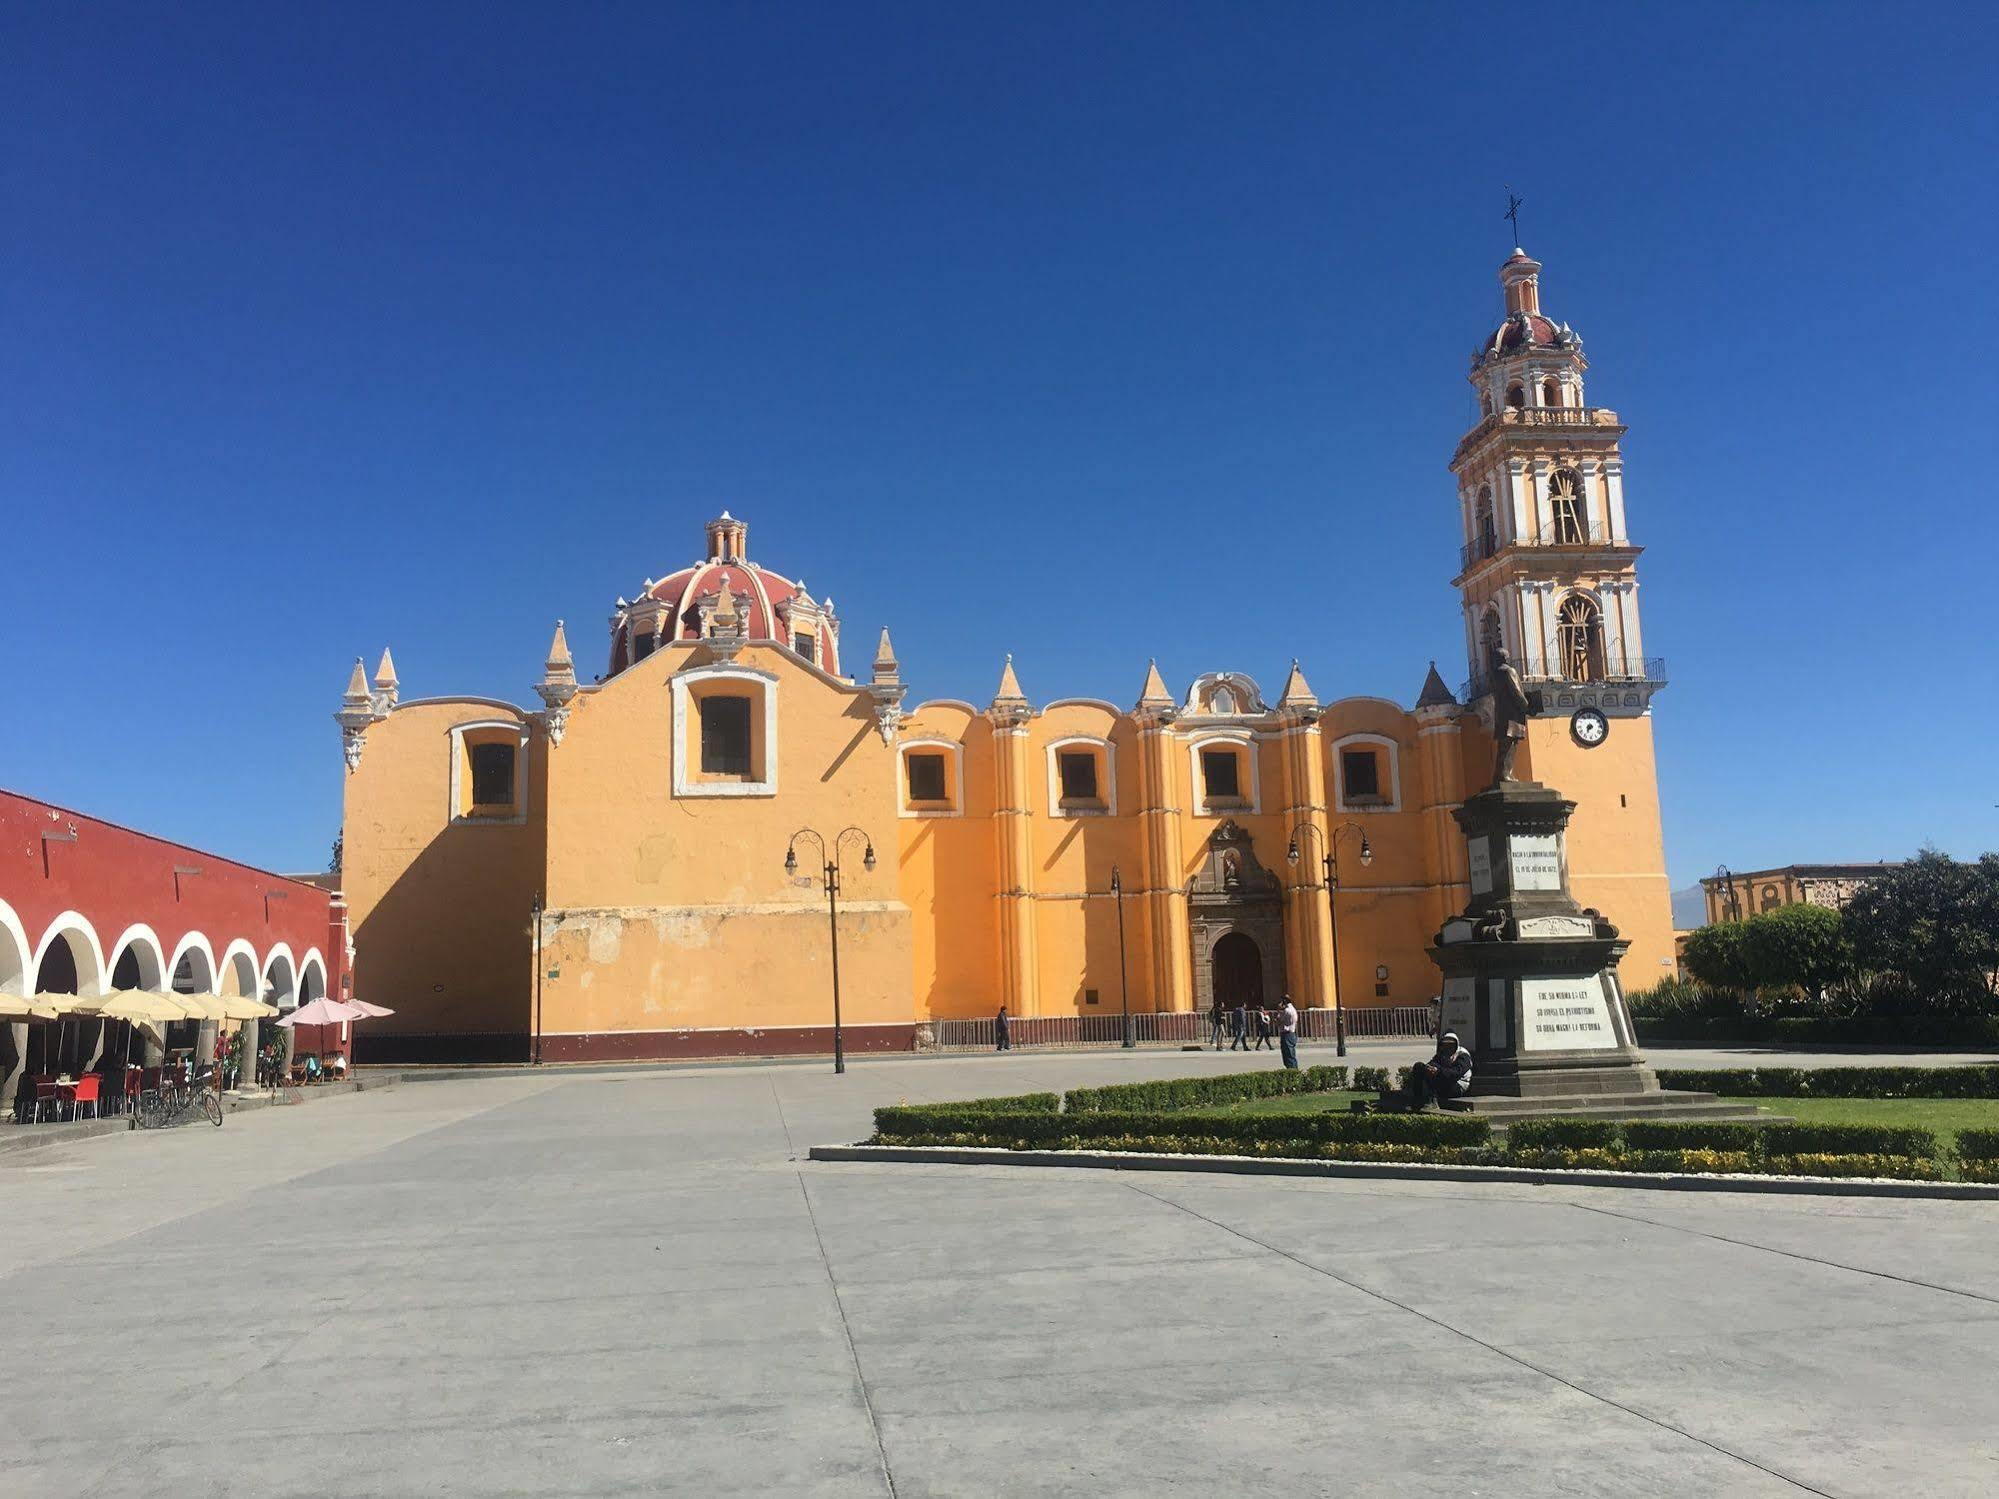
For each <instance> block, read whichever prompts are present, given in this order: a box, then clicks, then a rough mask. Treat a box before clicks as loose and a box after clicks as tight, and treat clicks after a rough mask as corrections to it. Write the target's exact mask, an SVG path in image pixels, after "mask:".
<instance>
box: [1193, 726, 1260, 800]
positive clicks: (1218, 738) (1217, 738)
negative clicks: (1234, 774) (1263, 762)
mask: <svg viewBox="0 0 1999 1499" xmlns="http://www.w3.org/2000/svg"><path fill="white" fill-rule="evenodd" d="M1257 737H1258V736H1256V735H1255V734H1252V733H1250V732H1249V731H1248V730H1246V729H1241V730H1231V729H1221V730H1213V731H1205V732H1202V733H1197V734H1194V735H1192V736H1190V737H1189V738H1188V740H1187V777H1188V781H1187V788H1188V791H1189V793H1190V795H1189V798H1188V799H1189V800H1190V801H1191V802H1192V803H1193V806H1194V815H1195V816H1196V817H1234V816H1238V815H1241V816H1254V815H1256V814H1257V813H1260V812H1261V811H1262V810H1263V782H1262V777H1261V774H1260V773H1259V770H1258V766H1257V759H1258V756H1257V753H1256V740H1257ZM1217 744H1226V745H1229V746H1231V747H1232V748H1235V749H1239V750H1241V751H1242V758H1243V759H1244V760H1245V761H1247V762H1248V765H1249V774H1248V776H1246V777H1245V778H1244V779H1245V780H1246V781H1247V782H1248V786H1247V790H1246V793H1245V795H1243V796H1239V797H1236V798H1235V799H1234V800H1233V801H1221V802H1210V801H1209V800H1208V778H1207V776H1206V775H1205V774H1204V773H1203V771H1202V768H1201V751H1202V750H1204V749H1206V748H1208V747H1209V746H1210V745H1217Z"/></svg>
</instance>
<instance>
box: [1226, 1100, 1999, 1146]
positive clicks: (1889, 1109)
mask: <svg viewBox="0 0 1999 1499" xmlns="http://www.w3.org/2000/svg"><path fill="white" fill-rule="evenodd" d="M1374 1096H1375V1095H1374V1094H1373V1093H1357V1092H1342V1093H1285V1094H1280V1095H1279V1096H1277V1097H1275V1098H1254V1099H1251V1100H1249V1101H1248V1102H1246V1103H1234V1104H1211V1105H1208V1106H1206V1107H1203V1108H1197V1109H1189V1110H1187V1112H1188V1113H1189V1114H1316V1113H1318V1112H1319V1111H1321V1110H1322V1109H1332V1110H1334V1111H1335V1112H1337V1113H1342V1114H1343V1113H1345V1112H1346V1111H1347V1109H1348V1107H1349V1106H1350V1105H1351V1104H1352V1103H1353V1101H1354V1100H1355V1099H1357V1098H1366V1099H1372V1098H1373V1097H1374ZM1728 1102H1730V1103H1745V1104H1751V1105H1754V1106H1755V1107H1757V1108H1759V1109H1762V1110H1763V1111H1764V1112H1766V1113H1769V1114H1777V1115H1782V1116H1784V1117H1786V1118H1790V1119H1795V1120H1797V1121H1798V1123H1800V1124H1887V1125H1903V1126H1908V1127H1912V1128H1915V1129H1927V1130H1935V1131H1936V1133H1937V1134H1938V1136H1939V1137H1941V1138H1942V1139H1943V1140H1944V1141H1945V1142H1946V1143H1948V1142H1949V1139H1950V1136H1951V1134H1952V1133H1953V1132H1955V1131H1957V1130H1961V1129H1999V1099H1995V1098H1731V1099H1729V1100H1728Z"/></svg>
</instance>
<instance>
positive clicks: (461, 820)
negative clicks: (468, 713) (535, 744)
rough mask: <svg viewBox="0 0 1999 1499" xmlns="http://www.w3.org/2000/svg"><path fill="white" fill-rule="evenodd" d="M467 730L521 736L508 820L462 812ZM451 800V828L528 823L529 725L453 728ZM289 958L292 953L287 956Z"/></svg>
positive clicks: (502, 721) (480, 722)
mask: <svg viewBox="0 0 1999 1499" xmlns="http://www.w3.org/2000/svg"><path fill="white" fill-rule="evenodd" d="M467 729H510V730H512V731H513V733H514V734H515V735H516V736H518V742H517V744H516V747H515V749H514V810H513V813H512V815H511V816H507V817H481V816H479V815H478V814H477V813H476V812H464V813H461V812H460V811H459V810H458V792H459V788H460V787H461V786H462V785H463V784H464V782H463V780H462V777H463V774H464V766H465V763H466V759H467V751H466V748H465V731H466V730H467ZM449 741H450V745H451V787H450V797H451V800H450V801H448V802H447V803H445V811H446V813H447V822H448V823H449V825H451V826H463V827H483V828H517V827H519V826H520V825H521V824H522V823H524V822H526V821H527V820H528V726H527V725H526V724H525V723H522V722H521V721H520V720H519V719H513V718H475V719H471V720H469V721H467V722H465V723H455V724H453V725H452V726H451V729H450V734H449ZM287 956H289V954H287Z"/></svg>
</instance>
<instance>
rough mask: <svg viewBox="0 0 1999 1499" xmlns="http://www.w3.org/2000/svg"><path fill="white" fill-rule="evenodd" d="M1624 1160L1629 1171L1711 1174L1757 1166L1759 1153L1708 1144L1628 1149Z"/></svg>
mask: <svg viewBox="0 0 1999 1499" xmlns="http://www.w3.org/2000/svg"><path fill="white" fill-rule="evenodd" d="M1647 1127H1648V1128H1651V1129H1659V1128H1662V1127H1663V1126H1661V1125H1657V1124H1654V1125H1650V1126H1647ZM1624 1161H1625V1167H1624V1169H1625V1170H1628V1171H1679V1172H1685V1173H1688V1174H1692V1175H1708V1176H1718V1175H1726V1174H1727V1173H1729V1172H1739V1171H1754V1170H1755V1169H1756V1165H1755V1157H1754V1156H1753V1155H1752V1154H1751V1152H1749V1151H1747V1150H1711V1149H1707V1148H1705V1147H1688V1148H1687V1149H1684V1150H1640V1151H1635V1152H1632V1151H1627V1152H1626V1153H1625V1156H1624Z"/></svg>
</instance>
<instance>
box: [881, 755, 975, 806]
mask: <svg viewBox="0 0 1999 1499" xmlns="http://www.w3.org/2000/svg"><path fill="white" fill-rule="evenodd" d="M911 750H942V751H944V753H945V754H946V755H948V756H949V757H950V762H951V766H950V777H951V780H950V786H949V790H950V793H951V794H950V796H949V797H948V798H946V800H948V801H949V802H950V805H949V806H948V807H939V806H935V805H933V804H930V803H927V802H926V803H924V804H922V805H921V806H917V805H912V804H911V802H910V799H909V765H908V763H907V762H908V760H909V752H910V751H911ZM895 815H896V816H898V817H963V816H964V815H965V746H964V745H962V744H960V743H959V742H958V741H957V740H955V739H904V740H902V741H900V742H899V743H898V744H897V745H896V750H895Z"/></svg>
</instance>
